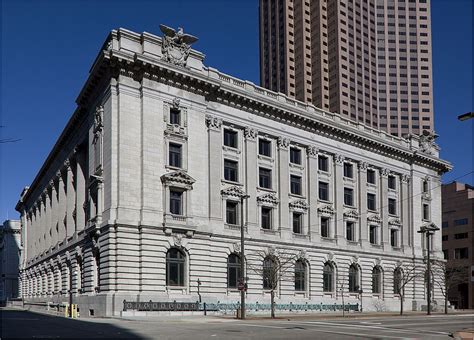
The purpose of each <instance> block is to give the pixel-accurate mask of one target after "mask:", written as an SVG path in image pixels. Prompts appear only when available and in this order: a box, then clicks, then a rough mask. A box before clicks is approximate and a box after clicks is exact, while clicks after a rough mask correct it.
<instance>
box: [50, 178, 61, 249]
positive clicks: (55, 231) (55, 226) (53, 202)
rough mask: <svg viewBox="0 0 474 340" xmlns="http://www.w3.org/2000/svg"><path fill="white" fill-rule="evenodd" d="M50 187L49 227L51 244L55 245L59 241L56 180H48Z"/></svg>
mask: <svg viewBox="0 0 474 340" xmlns="http://www.w3.org/2000/svg"><path fill="white" fill-rule="evenodd" d="M49 185H50V187H51V228H52V230H51V231H52V240H51V243H52V246H56V245H57V244H58V241H59V237H58V232H59V224H58V213H59V211H58V192H57V189H56V182H55V181H54V180H52V181H51V182H49Z"/></svg>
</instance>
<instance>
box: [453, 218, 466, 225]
mask: <svg viewBox="0 0 474 340" xmlns="http://www.w3.org/2000/svg"><path fill="white" fill-rule="evenodd" d="M467 223H468V220H467V218H461V219H459V220H454V225H455V226H458V225H466V224H467Z"/></svg>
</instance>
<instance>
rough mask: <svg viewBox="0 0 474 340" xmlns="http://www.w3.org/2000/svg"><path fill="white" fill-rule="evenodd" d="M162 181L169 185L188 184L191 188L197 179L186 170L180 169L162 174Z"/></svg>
mask: <svg viewBox="0 0 474 340" xmlns="http://www.w3.org/2000/svg"><path fill="white" fill-rule="evenodd" d="M161 182H162V183H164V184H166V185H168V186H173V185H177V186H186V187H187V188H189V189H191V188H192V185H193V184H194V183H195V182H196V180H195V179H194V178H192V177H191V176H189V175H188V174H187V173H186V172H184V171H182V170H178V171H173V172H170V173H167V174H164V175H162V176H161Z"/></svg>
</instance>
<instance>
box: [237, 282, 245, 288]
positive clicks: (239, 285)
mask: <svg viewBox="0 0 474 340" xmlns="http://www.w3.org/2000/svg"><path fill="white" fill-rule="evenodd" d="M237 288H238V289H239V290H245V284H244V283H243V282H239V284H238V286H237Z"/></svg>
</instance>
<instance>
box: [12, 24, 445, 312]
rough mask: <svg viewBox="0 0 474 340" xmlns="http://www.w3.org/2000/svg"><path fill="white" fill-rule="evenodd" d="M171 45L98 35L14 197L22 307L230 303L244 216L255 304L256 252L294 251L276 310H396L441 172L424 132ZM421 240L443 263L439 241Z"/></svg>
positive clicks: (432, 214)
mask: <svg viewBox="0 0 474 340" xmlns="http://www.w3.org/2000/svg"><path fill="white" fill-rule="evenodd" d="M167 32H168V33H167V34H169V35H166V36H165V37H163V38H161V37H158V36H155V35H152V34H149V33H142V34H138V33H135V32H131V31H128V30H125V29H119V30H114V31H112V32H111V33H110V35H109V37H108V38H107V40H106V42H105V44H104V45H103V47H102V49H101V50H100V52H99V55H98V56H97V58H96V60H95V62H94V65H93V66H92V68H91V71H90V75H89V78H88V80H87V81H86V84H85V85H84V88H83V89H82V91H81V93H80V94H79V97H78V99H77V105H78V106H77V109H76V111H75V112H74V113H73V116H72V118H71V119H70V121H69V122H68V124H67V126H66V127H65V129H64V131H63V132H62V134H61V136H60V137H59V139H58V141H57V143H56V145H55V146H54V148H53V149H52V151H51V152H50V154H49V156H48V158H47V159H46V161H45V163H44V165H43V166H42V168H41V169H40V171H39V172H38V174H37V176H36V178H35V179H34V181H33V183H32V184H31V186H30V187H29V188H28V189H27V190H25V191H24V192H23V193H22V195H21V198H20V201H19V202H18V204H17V207H16V209H17V210H18V211H19V212H20V213H21V223H22V226H23V231H24V234H23V238H24V242H25V244H26V246H25V253H26V261H25V264H24V266H23V267H22V275H23V276H22V277H23V281H24V285H23V295H24V297H25V300H26V302H29V301H35V302H38V301H43V302H47V301H53V302H61V301H63V302H66V301H67V300H68V297H67V295H68V292H71V293H72V294H74V302H75V303H78V305H79V308H80V311H81V315H87V314H90V315H109V316H110V315H119V314H120V313H121V312H122V310H123V308H124V301H132V302H136V301H145V302H148V301H150V300H151V301H153V302H169V301H178V302H195V301H198V300H200V299H202V301H203V302H208V303H217V302H219V303H220V306H221V307H222V306H225V305H229V306H233V304H235V303H236V302H238V301H239V296H240V292H239V291H238V285H239V284H238V283H239V279H240V277H241V276H242V273H241V272H240V270H239V264H240V261H241V257H240V241H239V240H240V223H241V219H243V221H244V224H245V238H246V247H245V248H246V257H245V262H246V272H245V275H244V276H245V277H246V278H247V284H248V291H247V293H246V294H247V300H248V301H249V302H250V303H254V304H256V303H257V302H258V303H259V304H262V303H264V304H266V303H268V302H269V300H270V293H269V289H268V282H267V281H266V280H265V279H264V278H263V277H262V275H261V274H258V273H257V272H258V270H253V269H255V268H262V266H263V262H264V261H262V260H259V259H258V258H257V257H256V256H255V254H256V252H257V251H259V250H267V251H268V254H269V255H272V256H274V258H275V259H277V260H278V256H279V254H282V253H284V252H286V253H288V252H291V253H293V254H295V261H294V263H292V269H291V272H290V275H289V277H288V278H286V279H285V280H281V282H280V283H279V286H278V290H277V302H278V303H282V304H288V303H290V302H291V303H292V304H300V305H306V306H313V305H318V306H322V305H331V306H335V305H336V304H340V303H341V301H342V299H341V296H342V295H344V299H345V303H350V304H356V303H358V304H360V303H361V302H362V303H363V306H364V310H371V309H372V310H373V309H377V310H395V309H397V308H399V307H398V306H399V299H400V297H399V294H398V293H399V292H398V290H397V289H396V287H397V286H398V285H399V283H400V282H399V280H398V278H399V277H400V276H399V275H400V268H403V266H405V265H415V266H423V260H424V255H425V253H426V249H425V248H426V245H425V242H424V239H423V237H422V235H421V234H419V233H418V232H417V231H418V230H419V229H420V227H421V226H423V225H429V224H433V223H434V224H436V225H440V224H441V187H440V175H441V174H442V173H444V172H446V171H448V170H449V169H450V165H449V163H447V162H445V161H442V160H440V159H439V157H438V151H439V150H438V147H437V146H436V144H435V143H434V136H433V135H430V134H423V135H421V136H410V137H409V138H399V137H395V136H391V135H390V134H388V133H386V132H383V131H379V130H375V129H373V128H371V127H369V126H366V125H364V124H361V123H355V122H353V121H350V120H348V119H345V118H341V117H340V116H339V115H336V114H333V113H331V112H327V111H323V110H320V109H318V108H316V107H314V106H312V105H310V104H307V103H303V102H299V101H295V100H294V99H292V98H289V97H287V96H285V95H283V94H281V93H275V92H272V91H269V90H266V89H264V88H261V87H258V86H256V85H254V84H253V83H251V82H248V81H243V80H240V79H236V78H234V77H231V76H229V75H226V74H224V73H221V72H219V71H217V70H215V69H213V68H211V67H206V66H204V65H203V60H204V55H203V54H202V53H200V52H198V51H195V50H192V49H191V48H190V46H189V43H190V41H192V40H193V37H191V36H187V35H183V33H182V31H179V32H178V33H175V35H173V34H171V33H169V32H170V31H169V30H168V31H167ZM190 37H191V38H190ZM245 195H248V196H249V197H248V198H246V199H244V197H243V196H245ZM241 202H244V203H243V204H244V206H243V207H241V204H242V203H241ZM241 208H243V209H242V210H241ZM241 211H243V214H242V213H241ZM432 241H433V242H432V254H433V257H438V258H442V256H443V254H442V252H441V233H440V232H438V233H436V234H435V235H434V237H433V239H432ZM425 294H426V289H425V285H424V282H423V279H416V280H414V281H413V282H411V283H410V284H408V285H406V287H405V308H406V309H409V310H411V309H420V308H422V305H424V304H426V302H425V301H426V297H425ZM434 298H435V299H438V298H440V295H439V292H437V291H435V296H434ZM128 306H133V303H130V304H129V305H128ZM150 306H151V305H150ZM234 310H235V309H234Z"/></svg>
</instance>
